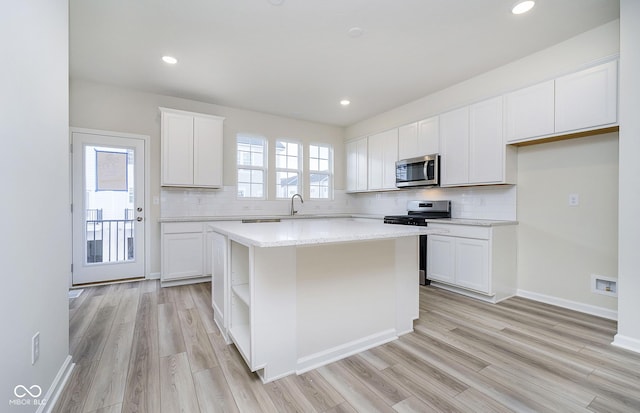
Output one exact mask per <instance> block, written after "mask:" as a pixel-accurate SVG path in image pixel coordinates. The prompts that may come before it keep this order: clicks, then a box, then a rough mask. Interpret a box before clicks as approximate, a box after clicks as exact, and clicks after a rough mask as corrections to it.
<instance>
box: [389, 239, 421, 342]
mask: <svg viewBox="0 0 640 413" xmlns="http://www.w3.org/2000/svg"><path fill="white" fill-rule="evenodd" d="M419 248H420V242H419V237H417V236H416V237H404V238H397V239H396V240H395V254H396V258H395V263H396V268H395V274H396V278H395V282H396V301H395V302H396V332H397V334H398V335H402V334H406V333H410V332H412V331H413V320H416V319H418V317H419V314H420V308H419V307H420V260H419V256H420V255H419Z"/></svg>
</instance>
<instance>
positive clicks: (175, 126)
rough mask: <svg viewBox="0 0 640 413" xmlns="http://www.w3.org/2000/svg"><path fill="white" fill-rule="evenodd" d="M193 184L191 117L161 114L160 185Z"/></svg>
mask: <svg viewBox="0 0 640 413" xmlns="http://www.w3.org/2000/svg"><path fill="white" fill-rule="evenodd" d="M192 183H193V116H190V115H183V114H180V113H171V112H164V111H163V112H162V184H163V185H185V184H192Z"/></svg>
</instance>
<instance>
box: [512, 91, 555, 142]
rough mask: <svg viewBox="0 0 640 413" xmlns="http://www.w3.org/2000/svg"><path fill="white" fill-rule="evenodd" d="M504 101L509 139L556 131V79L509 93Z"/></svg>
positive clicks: (517, 139) (525, 137)
mask: <svg viewBox="0 0 640 413" xmlns="http://www.w3.org/2000/svg"><path fill="white" fill-rule="evenodd" d="M504 104H505V117H506V119H505V121H506V122H505V123H506V131H505V133H506V141H507V143H511V142H517V141H519V140H523V139H528V138H533V137H536V136H544V135H551V134H553V133H554V118H555V115H554V83H553V80H550V81H548V82H544V83H540V84H538V85H535V86H530V87H528V88H525V89H520V90H517V91H515V92H512V93H508V94H506V95H505V98H504Z"/></svg>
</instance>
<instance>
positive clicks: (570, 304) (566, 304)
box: [516, 290, 618, 320]
mask: <svg viewBox="0 0 640 413" xmlns="http://www.w3.org/2000/svg"><path fill="white" fill-rule="evenodd" d="M516 295H517V296H518V297H523V298H529V299H531V300H534V301H540V302H542V303H546V304H551V305H556V306H558V307H563V308H568V309H569V310H575V311H579V312H581V313H585V314H591V315H595V316H598V317H602V318H608V319H609V320H618V311H616V310H609V309H608V308H603V307H598V306H595V305H591V304H584V303H579V302H577V301H571V300H566V299H564V298H559V297H554V296H552V295H546V294H540V293H534V292H532V291H525V290H518V292H517V294H516Z"/></svg>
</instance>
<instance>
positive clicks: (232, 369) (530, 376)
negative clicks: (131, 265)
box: [55, 281, 640, 413]
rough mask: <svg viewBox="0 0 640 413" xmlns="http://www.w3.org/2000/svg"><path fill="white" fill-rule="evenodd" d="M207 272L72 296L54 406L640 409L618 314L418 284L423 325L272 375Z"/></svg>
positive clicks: (637, 368)
mask: <svg viewBox="0 0 640 413" xmlns="http://www.w3.org/2000/svg"><path fill="white" fill-rule="evenodd" d="M210 289H211V284H208V283H207V284H196V285H191V286H183V287H173V288H159V285H158V283H157V282H155V281H143V282H137V283H128V284H117V285H111V286H101V287H92V288H88V289H85V291H84V292H83V293H82V295H81V296H80V297H78V298H76V299H72V300H70V304H69V308H70V333H69V335H70V347H71V353H72V356H73V360H74V362H75V363H76V367H75V369H74V371H73V373H72V377H71V378H70V380H69V383H68V384H67V387H66V388H65V390H64V392H63V394H62V396H61V398H60V399H59V400H58V403H57V405H56V408H55V412H61V413H68V412H103V413H105V412H109V413H112V412H149V413H157V412H163V413H174V412H187V413H192V412H249V413H254V412H256V413H257V412H278V413H280V412H305V413H306V412H331V413H339V412H343V413H348V412H366V413H370V412H394V411H395V412H439V411H443V412H444V411H446V412H507V411H517V412H547V411H548V412H587V411H596V412H639V411H640V355H638V354H635V353H631V352H627V351H624V350H621V349H618V348H615V347H612V346H611V345H610V344H609V343H610V342H611V341H612V339H613V335H614V334H615V332H616V323H615V322H613V321H609V320H604V319H600V318H597V317H592V316H588V315H584V314H581V313H576V312H572V311H569V310H564V309H560V308H557V307H553V306H549V305H545V304H540V303H537V302H534V301H529V300H526V299H522V298H512V299H509V300H506V301H504V302H503V303H500V304H496V305H490V304H484V303H481V302H478V301H475V300H472V299H469V298H465V297H462V296H459V295H455V294H452V293H448V292H445V291H442V290H438V289H435V288H432V287H421V292H420V309H421V312H420V319H419V320H418V321H417V322H416V323H415V332H414V333H412V334H407V335H405V336H403V337H401V338H400V339H399V340H396V341H394V342H391V343H388V344H385V345H383V346H380V347H377V348H374V349H372V350H369V351H366V352H364V353H361V354H358V355H355V356H352V357H349V358H347V359H344V360H342V361H339V362H336V363H332V364H330V365H328V366H325V367H322V368H319V369H317V370H313V371H311V372H308V373H306V374H303V375H300V376H295V375H294V376H289V377H286V378H284V379H281V380H278V381H275V382H272V383H269V384H266V385H263V384H262V383H261V382H260V380H259V379H258V378H257V376H256V375H255V374H252V373H251V372H249V371H248V370H247V367H246V365H245V363H244V361H243V360H242V358H241V357H240V355H239V353H238V352H237V350H236V349H235V347H234V346H232V345H231V346H226V345H225V344H224V341H223V340H222V338H221V336H220V333H219V331H218V329H217V328H216V326H215V324H214V323H213V321H212V320H213V313H212V309H211V305H210V303H211V290H210Z"/></svg>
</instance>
